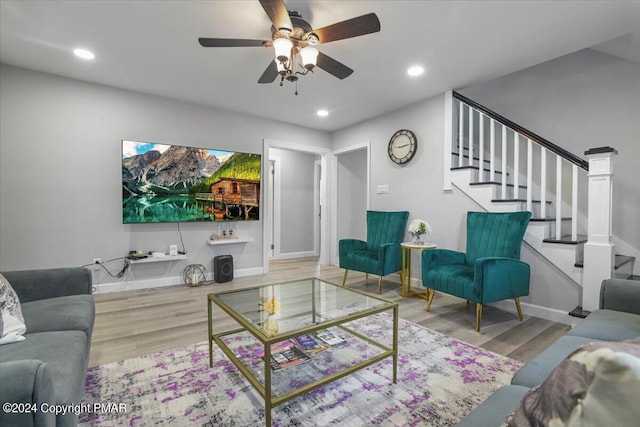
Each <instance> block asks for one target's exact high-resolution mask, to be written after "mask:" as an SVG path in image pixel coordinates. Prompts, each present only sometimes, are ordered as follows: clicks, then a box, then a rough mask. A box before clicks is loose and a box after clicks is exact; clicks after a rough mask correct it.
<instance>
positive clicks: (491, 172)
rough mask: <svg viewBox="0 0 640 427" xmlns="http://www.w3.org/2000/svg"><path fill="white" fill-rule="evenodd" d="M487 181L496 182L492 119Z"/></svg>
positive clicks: (494, 139)
mask: <svg viewBox="0 0 640 427" xmlns="http://www.w3.org/2000/svg"><path fill="white" fill-rule="evenodd" d="M489 181H491V182H496V121H495V120H493V119H491V135H490V141H489Z"/></svg>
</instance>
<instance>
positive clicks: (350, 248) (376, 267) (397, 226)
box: [338, 211, 409, 293]
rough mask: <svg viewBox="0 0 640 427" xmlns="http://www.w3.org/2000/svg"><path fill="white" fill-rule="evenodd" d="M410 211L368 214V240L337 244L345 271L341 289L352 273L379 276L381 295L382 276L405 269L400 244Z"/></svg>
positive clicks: (341, 265) (347, 241) (379, 291)
mask: <svg viewBox="0 0 640 427" xmlns="http://www.w3.org/2000/svg"><path fill="white" fill-rule="evenodd" d="M407 218H409V212H406V211H400V212H380V211H367V241H366V242H364V241H362V240H359V239H342V240H340V242H339V243H338V252H339V257H340V267H341V268H344V269H345V271H344V278H343V280H342V286H344V285H345V283H346V281H347V274H348V273H349V270H355V271H361V272H363V273H366V274H367V277H368V275H369V273H371V274H375V275H378V276H380V277H379V279H378V293H381V292H382V276H386V275H387V274H391V273H393V272H395V271H398V270H400V269H401V268H402V258H401V256H402V252H401V250H400V243H402V240H403V239H404V233H405V229H406V225H407Z"/></svg>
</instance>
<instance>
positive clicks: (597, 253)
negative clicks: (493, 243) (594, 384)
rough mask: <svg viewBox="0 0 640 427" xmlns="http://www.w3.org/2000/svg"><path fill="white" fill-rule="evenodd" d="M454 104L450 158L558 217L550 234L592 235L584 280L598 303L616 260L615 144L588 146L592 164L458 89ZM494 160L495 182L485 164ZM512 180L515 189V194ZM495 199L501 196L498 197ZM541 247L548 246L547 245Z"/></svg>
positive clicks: (529, 206) (500, 190)
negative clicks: (567, 224)
mask: <svg viewBox="0 0 640 427" xmlns="http://www.w3.org/2000/svg"><path fill="white" fill-rule="evenodd" d="M447 103H449V105H450V106H451V107H450V108H449V109H447V112H448V114H449V115H450V116H451V117H450V118H449V119H447V118H445V126H446V127H445V129H446V132H447V133H446V135H447V136H448V135H450V136H451V141H457V143H455V144H454V143H449V142H446V143H445V146H446V147H450V148H451V151H452V153H451V155H452V157H451V158H450V159H449V160H448V161H449V164H450V165H451V166H452V169H456V168H459V169H461V168H470V169H474V170H475V169H477V170H478V173H477V175H476V182H483V183H486V182H491V183H493V184H496V185H497V190H496V193H495V194H494V197H496V198H498V199H502V200H508V201H516V202H522V205H521V206H522V207H521V208H520V209H526V210H528V211H531V212H532V213H534V216H533V217H534V218H536V219H544V220H549V221H554V222H555V224H554V226H553V227H551V228H550V229H549V231H548V232H549V235H548V236H547V237H548V238H550V240H558V241H560V240H562V241H563V242H566V239H564V240H563V233H564V232H570V241H571V242H572V243H578V242H579V241H582V242H584V240H582V239H580V238H579V235H580V234H587V236H588V240H587V243H586V244H585V245H584V263H583V264H584V271H583V274H582V279H581V281H582V283H579V284H580V285H582V286H583V295H582V306H583V307H584V309H586V310H592V309H594V308H597V303H598V298H599V296H598V295H599V286H600V282H601V281H602V280H603V279H606V278H609V277H611V276H612V269H613V266H614V253H613V248H614V245H613V244H612V243H611V236H612V200H613V199H612V181H611V179H612V175H613V167H612V158H613V157H614V156H615V155H616V154H617V152H616V151H615V149H612V148H610V147H601V148H594V149H591V150H589V151H587V152H586V153H585V155H587V156H588V158H589V163H587V162H586V161H585V160H583V159H581V158H579V157H577V156H575V155H573V154H571V153H569V152H567V151H566V150H564V149H562V148H560V147H558V146H557V145H554V144H552V143H551V142H549V141H547V140H546V139H544V138H542V137H540V136H538V135H536V134H534V133H532V132H530V131H528V130H526V129H524V128H522V127H521V126H519V125H517V124H515V123H513V122H511V121H510V120H508V119H506V118H504V117H502V116H500V115H498V114H496V113H495V112H493V111H491V110H489V109H487V108H485V107H483V106H481V105H479V104H477V103H475V102H473V101H472V100H470V99H468V98H466V97H464V96H463V95H460V94H458V93H456V92H451V93H450V94H448V95H447ZM487 124H488V126H487ZM487 139H488V148H487V141H486V140H487ZM474 153H477V157H476V156H475V154H474ZM523 153H524V154H523ZM455 157H457V159H455ZM487 158H488V159H487ZM487 162H488V163H489V174H488V181H487V180H486V173H485V170H484V169H485V163H487ZM554 169H555V170H554ZM497 175H500V178H499V179H498V178H497ZM447 177H448V178H449V182H448V184H447ZM450 180H451V174H445V188H446V187H447V186H449V187H450V185H451V182H450ZM472 182H473V178H472ZM521 182H526V195H525V197H524V198H523V197H522V196H521V192H520V183H521ZM467 183H468V181H467ZM510 187H512V188H513V191H512V192H511V194H509V192H508V188H510ZM587 193H588V194H587ZM509 196H511V197H509ZM511 199H512V200H511ZM580 199H582V200H585V201H586V200H588V201H589V202H588V206H587V205H586V203H585V204H584V205H583V206H581V205H580V204H579V200H580ZM494 202H496V200H492V202H491V204H493V203H494ZM536 206H539V207H538V209H536V208H535V207H536ZM580 208H582V209H580ZM567 212H570V218H571V228H570V231H569V230H568V229H567V230H565V229H563V222H566V218H564V217H563V213H565V215H566V213H567ZM544 241H545V242H546V241H547V239H544ZM576 247H577V245H576ZM537 248H538V250H540V251H541V250H543V249H544V247H543V246H540V245H537ZM580 252H581V251H580V250H577V251H576V253H580Z"/></svg>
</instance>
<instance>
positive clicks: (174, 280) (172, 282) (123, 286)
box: [93, 267, 264, 295]
mask: <svg viewBox="0 0 640 427" xmlns="http://www.w3.org/2000/svg"><path fill="white" fill-rule="evenodd" d="M263 272H264V269H263V268H262V267H255V268H243V269H239V270H234V271H233V277H246V276H256V275H258V274H262V273H263ZM207 280H208V281H211V280H213V273H212V272H211V273H207ZM176 285H184V281H183V279H182V276H174V277H161V278H158V279H145V280H126V281H123V282H111V283H100V284H97V285H93V294H94V295H97V294H107V293H111V292H125V291H137V290H143V289H155V288H164V287H167V286H176Z"/></svg>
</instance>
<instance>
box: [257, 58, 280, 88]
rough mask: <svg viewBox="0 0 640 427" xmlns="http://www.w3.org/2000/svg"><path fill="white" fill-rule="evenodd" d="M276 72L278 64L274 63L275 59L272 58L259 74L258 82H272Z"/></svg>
mask: <svg viewBox="0 0 640 427" xmlns="http://www.w3.org/2000/svg"><path fill="white" fill-rule="evenodd" d="M278 74H279V73H278V65H277V64H276V61H275V60H273V61H271V63H270V64H269V66H268V67H267V69H266V70H264V73H262V75H261V76H260V79H259V80H258V83H273V81H274V80H275V79H276V77H278Z"/></svg>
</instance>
